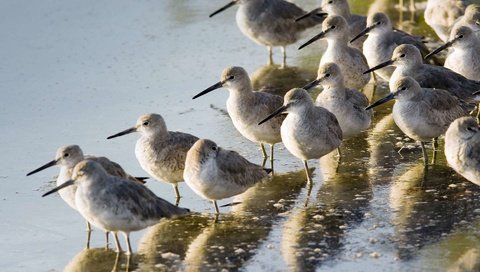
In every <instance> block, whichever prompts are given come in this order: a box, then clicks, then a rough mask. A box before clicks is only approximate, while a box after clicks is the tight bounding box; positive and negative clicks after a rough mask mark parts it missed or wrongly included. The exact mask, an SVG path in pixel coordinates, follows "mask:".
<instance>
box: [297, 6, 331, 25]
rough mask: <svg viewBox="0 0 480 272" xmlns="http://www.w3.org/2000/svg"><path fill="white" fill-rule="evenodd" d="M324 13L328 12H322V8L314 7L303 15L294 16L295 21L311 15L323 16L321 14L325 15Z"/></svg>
mask: <svg viewBox="0 0 480 272" xmlns="http://www.w3.org/2000/svg"><path fill="white" fill-rule="evenodd" d="M326 15H328V13H325V12H322V8H316V9H314V10H312V11H310V12H307V13H305V14H304V15H302V16H300V17H298V18H296V19H295V22H298V21H301V20H303V19H305V18H308V17H311V16H319V17H320V16H322V17H323V16H326Z"/></svg>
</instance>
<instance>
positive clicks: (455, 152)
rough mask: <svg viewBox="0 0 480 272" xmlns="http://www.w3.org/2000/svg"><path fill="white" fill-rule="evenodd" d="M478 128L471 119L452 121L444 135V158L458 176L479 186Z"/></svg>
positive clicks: (479, 136) (479, 129)
mask: <svg viewBox="0 0 480 272" xmlns="http://www.w3.org/2000/svg"><path fill="white" fill-rule="evenodd" d="M479 148H480V127H479V126H478V123H477V121H476V120H475V118H473V117H461V118H458V119H456V120H455V121H453V122H452V123H451V124H450V126H449V127H448V130H447V132H446V133H445V157H446V158H447V162H448V164H449V165H450V166H451V167H452V168H453V169H454V170H455V171H456V172H457V173H459V174H460V175H462V176H463V177H464V178H466V179H468V180H469V181H471V182H473V183H475V184H477V185H479V186H480V156H479V155H480V154H479V153H478V150H479Z"/></svg>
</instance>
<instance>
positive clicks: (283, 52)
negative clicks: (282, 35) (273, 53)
mask: <svg viewBox="0 0 480 272" xmlns="http://www.w3.org/2000/svg"><path fill="white" fill-rule="evenodd" d="M280 48H281V49H282V66H281V68H285V67H287V48H286V47H285V46H282V47H280Z"/></svg>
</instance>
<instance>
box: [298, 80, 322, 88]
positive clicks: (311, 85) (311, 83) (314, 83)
mask: <svg viewBox="0 0 480 272" xmlns="http://www.w3.org/2000/svg"><path fill="white" fill-rule="evenodd" d="M319 83H320V79H315V80H314V81H312V82H310V83H308V84H307V85H305V86H303V87H302V89H304V90H307V91H308V90H310V89H312V88H313V87H315V86H317V85H318V84H319Z"/></svg>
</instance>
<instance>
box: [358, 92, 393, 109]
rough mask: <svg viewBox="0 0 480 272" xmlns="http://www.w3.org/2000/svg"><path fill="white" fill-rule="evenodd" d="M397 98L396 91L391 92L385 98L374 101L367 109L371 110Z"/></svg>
mask: <svg viewBox="0 0 480 272" xmlns="http://www.w3.org/2000/svg"><path fill="white" fill-rule="evenodd" d="M394 98H395V93H390V94H389V95H387V96H385V97H384V98H381V99H379V100H377V101H375V102H373V103H372V104H371V105H370V106H368V107H366V108H365V110H369V109H371V108H374V107H376V106H379V105H382V104H383V103H386V102H388V101H390V100H392V99H394Z"/></svg>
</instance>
